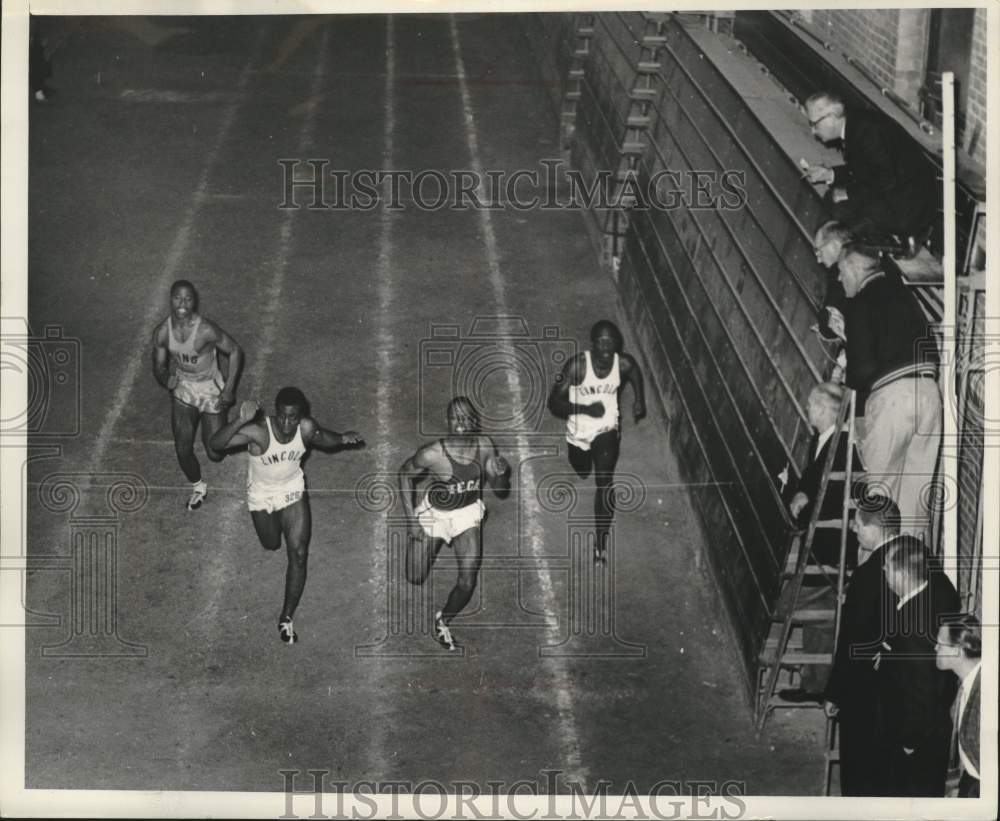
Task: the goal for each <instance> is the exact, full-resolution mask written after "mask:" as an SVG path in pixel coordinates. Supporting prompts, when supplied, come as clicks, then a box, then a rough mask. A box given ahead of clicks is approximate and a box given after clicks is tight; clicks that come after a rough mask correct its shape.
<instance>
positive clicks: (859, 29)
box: [812, 9, 900, 89]
mask: <svg viewBox="0 0 1000 821" xmlns="http://www.w3.org/2000/svg"><path fill="white" fill-rule="evenodd" d="M899 23H900V10H899V9H868V10H865V11H860V10H856V9H855V10H850V9H847V10H839V9H815V10H814V11H813V15H812V24H813V26H815V28H816V30H817V33H819V34H820V35H821V36H822V37H823V39H824V40H826V41H827V42H829V43H832V44H833V45H835V46H837V47H838V48H839V49H840V50H842V51H844V52H846V53H847V54H850V55H851V56H852V57H854V58H855V59H857V60H858V61H859V62H861V64H862V65H863V66H864V67H865V68H866V69H867V70H868V71H869V72H871V74H872V76H874V77H875V78H876V79H877V80H878V81H879V83H880V84H881V85H883V86H887V87H888V88H893V89H894V88H895V85H896V82H895V80H896V53H897V51H898V48H899Z"/></svg>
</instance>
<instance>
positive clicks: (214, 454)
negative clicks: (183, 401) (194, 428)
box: [201, 411, 228, 462]
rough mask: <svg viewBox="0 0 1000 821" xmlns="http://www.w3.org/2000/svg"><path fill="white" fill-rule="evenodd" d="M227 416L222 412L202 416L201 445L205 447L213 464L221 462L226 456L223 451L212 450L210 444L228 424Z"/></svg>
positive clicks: (206, 453)
mask: <svg viewBox="0 0 1000 821" xmlns="http://www.w3.org/2000/svg"><path fill="white" fill-rule="evenodd" d="M227 415H228V414H227V412H226V411H222V413H203V414H202V415H201V443H202V444H203V445H204V446H205V455H206V456H207V457H208V458H209V459H211V460H212V461H213V462H221V461H222V458H223V457H224V456H225V455H226V454H225V453H223V452H222V451H221V450H212V448H211V447H209V445H208V442H209V440H210V439H211V438H212V435H213V434H214V433H215V432H216V431H217V430H218V429H219V428H221V427H222V426H223V425H225V424H226V417H227Z"/></svg>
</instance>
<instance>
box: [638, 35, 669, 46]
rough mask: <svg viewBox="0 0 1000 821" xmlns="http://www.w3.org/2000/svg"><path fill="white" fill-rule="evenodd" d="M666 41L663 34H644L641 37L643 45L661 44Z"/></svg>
mask: <svg viewBox="0 0 1000 821" xmlns="http://www.w3.org/2000/svg"><path fill="white" fill-rule="evenodd" d="M666 42H667V38H666V36H665V35H663V34H646V35H644V36H643V38H642V44H643V45H644V46H662V45H663V44H664V43H666Z"/></svg>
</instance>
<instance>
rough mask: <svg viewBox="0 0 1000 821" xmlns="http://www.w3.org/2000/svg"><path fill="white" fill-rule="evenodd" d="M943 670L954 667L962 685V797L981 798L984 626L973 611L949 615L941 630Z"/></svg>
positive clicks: (958, 715)
mask: <svg viewBox="0 0 1000 821" xmlns="http://www.w3.org/2000/svg"><path fill="white" fill-rule="evenodd" d="M934 651H935V653H936V654H937V659H936V663H937V667H938V669H939V670H951V672H952V673H954V674H955V678H957V679H958V681H959V685H960V688H961V689H960V692H959V700H958V706H957V709H956V711H955V721H956V722H957V724H958V760H959V762H960V763H961V765H962V776H961V779H960V780H959V782H958V797H959V798H979V780H980V779H979V767H980V763H979V741H980V738H979V734H980V732H979V724H980V718H981V716H980V704H981V702H980V697H979V693H980V690H981V684H982V675H981V674H982V668H983V658H982V655H983V628H982V625H980V623H979V619H977V618H976V617H975V616H973V615H971V614H969V613H960V614H958V615H955V616H949V617H948V618H946V619H945V621H944V624H942V625H941V627H940V629H939V630H938V635H937V644H935V646H934Z"/></svg>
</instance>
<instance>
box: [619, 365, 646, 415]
mask: <svg viewBox="0 0 1000 821" xmlns="http://www.w3.org/2000/svg"><path fill="white" fill-rule="evenodd" d="M619 361H620V363H621V364H620V367H621V373H622V381H624V382H627V383H629V384H630V385H631V386H632V418H633V420H635V421H636V422H638V421H639V420H640V419H642V418H643V417H644V416H645V415H646V386H645V383H644V382H643V379H642V370H641V369H640V368H639V363H638V362H636V361H635V359H634V358H632V357H631V356H629V354H627V353H623V354H622V355H621V356H620V357H619Z"/></svg>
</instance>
